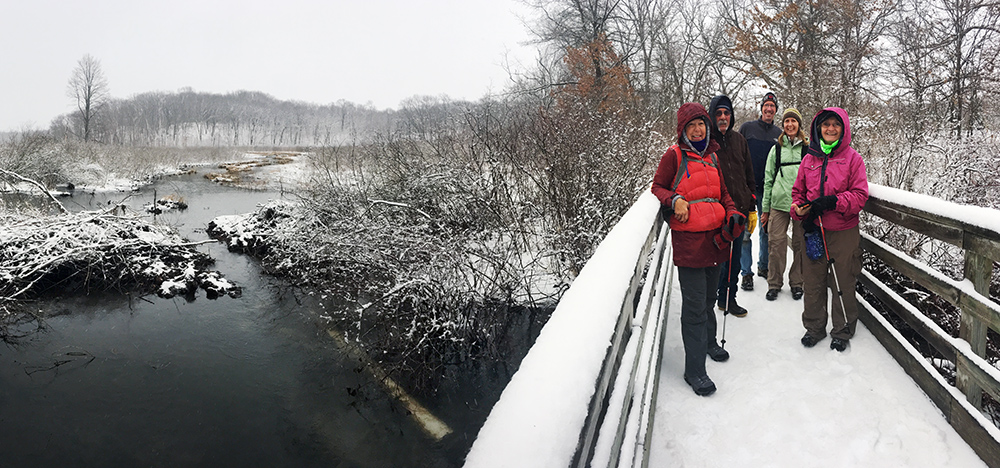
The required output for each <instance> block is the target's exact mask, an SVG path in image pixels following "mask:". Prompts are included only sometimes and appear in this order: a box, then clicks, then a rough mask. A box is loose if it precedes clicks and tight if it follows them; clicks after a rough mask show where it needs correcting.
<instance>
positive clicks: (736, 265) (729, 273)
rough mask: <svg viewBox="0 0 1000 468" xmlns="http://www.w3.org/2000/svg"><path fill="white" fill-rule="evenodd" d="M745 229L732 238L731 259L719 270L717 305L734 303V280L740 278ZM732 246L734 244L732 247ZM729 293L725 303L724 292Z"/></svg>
mask: <svg viewBox="0 0 1000 468" xmlns="http://www.w3.org/2000/svg"><path fill="white" fill-rule="evenodd" d="M746 235H747V233H746V231H743V233H742V234H740V237H737V238H736V239H735V240H733V243H732V244H731V245H730V246H729V248H730V249H731V251H732V252H733V258H732V260H730V261H728V262H726V263H724V264H723V266H722V270H720V271H719V277H718V278H717V279H718V281H719V282H718V285H719V290H718V291H717V293H716V297H718V298H719V305H727V304H735V303H736V290H737V289H738V288H737V287H736V281H737V280H738V279H740V259H741V258H743V236H746ZM733 246H736V248H735V249H734V248H733ZM727 293H728V294H729V302H728V303H726V302H725V300H726V294H727Z"/></svg>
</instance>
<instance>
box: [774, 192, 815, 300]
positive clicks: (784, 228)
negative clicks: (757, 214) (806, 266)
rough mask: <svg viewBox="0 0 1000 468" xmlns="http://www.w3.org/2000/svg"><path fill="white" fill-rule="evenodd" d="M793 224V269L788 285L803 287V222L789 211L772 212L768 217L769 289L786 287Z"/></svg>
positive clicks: (804, 256) (790, 270)
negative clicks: (790, 228) (790, 226)
mask: <svg viewBox="0 0 1000 468" xmlns="http://www.w3.org/2000/svg"><path fill="white" fill-rule="evenodd" d="M789 222H790V223H791V224H792V267H791V268H790V269H789V270H788V285H789V286H791V287H793V288H801V287H802V262H804V261H805V258H806V251H805V249H804V248H803V247H804V246H803V244H802V242H803V239H804V237H803V236H804V233H803V231H802V221H799V220H797V219H792V217H791V215H790V214H788V212H787V211H778V210H771V212H770V213H769V214H768V215H767V238H768V241H767V249H768V251H767V252H768V254H767V288H768V289H781V286H783V285H784V276H785V264H786V263H788V262H787V258H788V224H789Z"/></svg>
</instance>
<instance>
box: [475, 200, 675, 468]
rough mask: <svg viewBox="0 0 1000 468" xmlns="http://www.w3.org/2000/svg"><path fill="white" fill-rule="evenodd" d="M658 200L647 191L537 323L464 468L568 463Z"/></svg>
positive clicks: (564, 464)
mask: <svg viewBox="0 0 1000 468" xmlns="http://www.w3.org/2000/svg"><path fill="white" fill-rule="evenodd" d="M658 210H659V202H658V201H657V200H656V198H655V197H654V196H653V195H652V193H650V192H648V191H647V192H645V193H644V194H643V195H642V196H641V197H640V198H639V200H638V201H637V202H636V204H635V205H633V207H632V208H631V209H630V210H629V211H628V213H626V214H625V216H623V217H622V219H621V221H619V223H618V224H617V225H616V226H615V227H614V229H612V230H611V232H610V233H609V234H608V236H607V238H605V240H604V241H603V242H602V243H601V245H600V247H598V249H597V251H596V252H595V253H594V256H593V257H592V258H591V259H590V261H589V262H587V265H586V266H585V267H584V268H583V270H581V271H580V275H579V276H578V277H577V278H576V280H575V281H574V283H573V287H572V288H570V289H569V290H568V291H567V292H566V294H564V295H563V297H562V300H561V301H560V302H559V305H558V306H557V307H556V310H555V311H554V312H553V313H552V316H551V317H550V318H549V321H548V322H547V323H546V325H545V327H544V328H543V329H542V331H541V333H540V334H539V336H538V338H537V340H536V341H535V344H534V346H532V348H531V351H530V352H529V354H528V355H527V356H526V357H525V358H524V360H523V361H522V362H521V366H520V368H519V370H518V371H517V373H515V374H514V377H513V378H512V379H511V381H510V383H509V384H508V385H507V387H506V388H505V389H504V391H503V394H502V395H501V396H500V400H499V402H497V404H496V405H495V406H494V407H493V410H492V412H491V413H490V417H489V418H488V419H487V421H486V423H485V424H484V425H483V428H482V429H480V431H479V436H478V438H477V441H476V443H475V444H474V445H473V447H472V450H471V451H470V452H469V455H468V457H467V458H466V465H465V466H466V467H501V466H503V467H519V468H526V467H554V466H566V465H568V463H569V460H571V459H572V458H573V453H574V451H575V450H576V446H577V443H578V442H579V432H578V430H569V431H567V430H566V428H580V427H582V425H583V421H584V419H585V418H586V416H587V409H588V405H589V402H590V398H591V396H592V395H593V393H594V382H595V381H596V380H597V376H598V374H599V373H600V371H601V363H602V362H603V359H604V356H605V354H606V353H607V349H608V346H609V345H610V343H611V334H612V332H613V330H614V324H615V322H616V320H617V318H618V315H619V312H620V311H621V306H622V302H623V300H624V297H625V292H626V290H627V289H628V282H629V280H630V279H631V276H632V273H633V271H634V270H635V260H636V258H637V257H638V252H639V251H640V250H641V248H642V245H643V244H644V242H645V240H646V236H645V235H644V234H645V233H648V232H649V229H650V227H651V226H652V221H653V219H654V217H655V216H657V215H658Z"/></svg>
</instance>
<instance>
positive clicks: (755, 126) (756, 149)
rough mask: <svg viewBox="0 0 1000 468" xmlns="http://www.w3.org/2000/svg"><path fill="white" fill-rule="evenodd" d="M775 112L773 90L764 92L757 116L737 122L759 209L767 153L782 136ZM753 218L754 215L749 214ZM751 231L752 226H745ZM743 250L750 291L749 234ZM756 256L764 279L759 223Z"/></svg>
mask: <svg viewBox="0 0 1000 468" xmlns="http://www.w3.org/2000/svg"><path fill="white" fill-rule="evenodd" d="M777 112H778V98H777V97H776V96H775V95H774V93H767V94H765V95H764V98H763V99H761V101H760V118H759V119H757V120H753V121H750V122H746V123H744V124H743V125H742V126H740V134H741V135H743V137H744V138H746V141H747V147H748V148H749V149H750V160H751V163H752V164H753V174H754V182H755V183H756V188H757V189H756V190H755V191H754V195H756V197H757V200H756V206H755V207H754V208H753V209H754V210H756V212H757V213H760V208H761V206H760V204H761V202H762V201H763V200H764V166H765V165H766V164H767V154H768V153H769V152H770V151H771V147H772V146H774V145H775V144H776V143H777V142H778V137H779V136H781V128H780V127H778V126H776V125H774V116H775V114H776V113H777ZM751 218H753V220H756V218H757V217H756V216H752V217H751ZM747 230H748V231H750V233H752V232H753V229H752V228H751V227H750V226H747ZM744 236H745V242H744V243H743V252H742V255H741V256H740V259H741V265H740V266H741V270H742V273H743V282H742V283H741V287H742V288H743V289H744V290H746V291H753V270H751V268H752V267H753V254H752V250H753V242H751V240H750V239H751V238H750V234H749V233H748V234H744ZM758 241H759V247H758V249H757V250H758V256H757V275H758V276H762V277H763V278H764V279H767V255H768V252H767V229H764V228H763V227H761V228H760V229H759V234H758Z"/></svg>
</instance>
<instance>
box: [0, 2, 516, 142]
mask: <svg viewBox="0 0 1000 468" xmlns="http://www.w3.org/2000/svg"><path fill="white" fill-rule="evenodd" d="M2 1H3V3H4V8H3V12H2V13H0V44H3V46H2V47H0V68H2V72H0V131H7V130H21V129H24V128H27V127H30V128H37V129H44V128H48V125H49V123H50V122H51V120H52V119H53V118H54V117H56V116H58V115H60V114H64V113H67V112H70V111H72V110H73V103H72V101H71V100H70V99H69V98H68V97H66V88H67V82H68V81H69V78H70V75H71V74H72V72H73V69H74V68H75V67H76V64H77V61H78V60H80V58H81V57H83V56H84V55H85V54H90V55H91V56H93V57H94V58H96V59H97V60H99V61H100V63H101V68H102V70H103V71H104V75H105V77H106V78H107V80H108V83H109V87H110V91H111V95H112V96H113V97H116V98H126V97H129V96H132V95H134V94H138V93H142V92H147V91H170V92H173V91H177V90H179V89H181V88H185V87H190V88H193V89H194V90H195V91H202V92H216V93H225V92H229V91H236V90H252V91H262V92H265V93H267V94H270V95H272V96H274V97H276V98H278V99H294V100H299V101H306V102H313V103H320V104H325V103H330V102H334V101H337V100H339V99H345V100H348V101H352V102H355V103H358V104H365V103H369V102H370V103H371V104H373V105H374V106H375V107H377V108H380V109H381V108H388V107H397V106H398V104H399V101H400V100H402V99H405V98H407V97H410V96H414V95H434V96H437V95H441V94H447V95H448V96H450V97H452V98H454V99H470V100H475V99H478V98H480V97H482V96H483V95H485V94H486V93H487V92H488V91H491V90H492V91H495V92H499V91H502V90H503V88H504V87H505V86H506V85H507V74H506V73H505V72H504V69H503V67H502V64H503V63H504V60H505V58H504V57H505V55H508V54H509V57H510V60H511V61H515V62H517V61H520V62H530V61H531V59H532V57H533V56H534V52H533V47H532V46H526V45H524V42H525V41H527V40H528V38H529V36H528V32H527V31H526V29H525V27H524V26H523V24H522V20H521V18H523V17H525V15H526V14H530V13H529V11H528V10H527V9H526V8H525V7H524V6H523V5H521V3H520V2H518V1H517V0H238V1H237V0H173V1H146V0H88V1H75V0H61V1H55V0H24V1H15V0H2ZM515 67H516V65H515Z"/></svg>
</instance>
